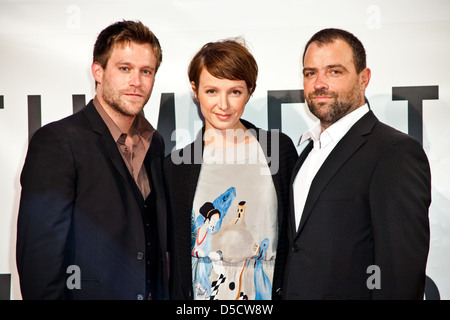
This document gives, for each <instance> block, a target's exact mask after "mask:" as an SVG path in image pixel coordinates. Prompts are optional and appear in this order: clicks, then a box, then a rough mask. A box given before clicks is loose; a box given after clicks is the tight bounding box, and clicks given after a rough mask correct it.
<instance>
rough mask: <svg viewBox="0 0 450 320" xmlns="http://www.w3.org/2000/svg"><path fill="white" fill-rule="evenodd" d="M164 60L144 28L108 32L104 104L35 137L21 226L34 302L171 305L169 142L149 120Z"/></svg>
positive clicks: (98, 99) (120, 26)
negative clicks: (165, 171) (165, 164)
mask: <svg viewBox="0 0 450 320" xmlns="http://www.w3.org/2000/svg"><path fill="white" fill-rule="evenodd" d="M161 61H162V51H161V47H160V44H159V41H158V39H157V38H156V37H155V35H154V34H153V33H152V32H151V31H150V30H149V29H148V28H147V27H146V26H144V25H143V24H142V23H141V22H134V21H120V22H117V23H114V24H112V25H110V26H108V27H107V28H106V29H104V30H103V31H102V32H101V33H100V34H99V36H98V37H97V41H96V43H95V45H94V54H93V63H92V67H91V70H92V74H93V77H94V79H95V82H96V91H97V94H96V96H95V98H94V99H93V100H91V101H90V102H89V103H88V104H87V106H86V107H85V108H84V109H83V110H81V111H80V112H78V113H76V114H74V115H71V116H69V117H67V118H65V119H62V120H59V121H56V122H53V123H50V124H48V125H46V126H44V127H43V128H41V129H39V130H38V131H37V132H36V133H35V134H34V135H33V137H32V139H31V141H30V144H29V148H28V153H27V157H26V159H25V164H24V167H23V171H22V174H21V184H22V193H21V199H20V208H19V217H18V229H17V268H18V272H19V276H20V285H21V292H22V297H23V298H24V299H83V300H86V299H140V300H141V299H151V298H153V299H164V298H167V296H168V292H167V283H168V279H167V278H168V275H167V261H166V251H167V249H166V247H167V243H166V242H167V241H166V236H167V235H166V215H167V214H166V202H165V194H164V187H163V180H162V179H163V178H162V158H163V156H164V145H163V140H162V137H161V136H160V135H159V133H158V132H156V131H155V129H154V128H153V127H152V125H151V124H150V123H149V122H148V121H147V120H146V118H145V117H144V116H143V114H142V113H141V112H142V110H143V108H144V106H145V104H146V103H147V101H148V99H149V98H150V95H151V92H152V89H153V84H154V81H155V75H156V72H157V71H158V68H159V66H160V64H161Z"/></svg>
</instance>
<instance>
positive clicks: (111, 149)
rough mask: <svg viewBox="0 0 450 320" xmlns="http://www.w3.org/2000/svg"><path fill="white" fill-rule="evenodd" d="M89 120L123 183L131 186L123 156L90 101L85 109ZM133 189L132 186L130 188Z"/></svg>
mask: <svg viewBox="0 0 450 320" xmlns="http://www.w3.org/2000/svg"><path fill="white" fill-rule="evenodd" d="M83 112H84V113H85V115H86V117H87V119H88V120H89V122H90V124H91V127H92V130H93V131H95V132H97V133H98V134H100V135H101V136H102V137H101V142H102V145H103V146H104V148H105V149H104V150H105V151H106V154H107V155H108V156H109V158H110V159H111V161H112V163H113V165H114V167H115V168H116V170H117V171H118V172H119V174H120V176H121V177H122V179H123V181H124V182H125V183H126V184H127V185H129V186H130V181H129V179H128V169H127V168H126V166H125V164H124V162H123V159H122V156H121V155H120V153H119V150H118V149H117V145H116V143H115V142H114V139H113V137H112V136H111V133H110V132H109V130H108V127H107V126H106V124H105V123H104V122H103V120H102V118H101V116H100V115H99V114H98V112H97V110H95V106H94V103H93V102H92V101H90V102H89V103H88V105H87V106H86V107H85V108H84V109H83ZM130 187H131V186H130Z"/></svg>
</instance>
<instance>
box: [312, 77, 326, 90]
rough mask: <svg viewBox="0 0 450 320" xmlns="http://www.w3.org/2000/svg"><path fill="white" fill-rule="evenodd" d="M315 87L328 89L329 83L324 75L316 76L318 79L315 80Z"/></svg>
mask: <svg viewBox="0 0 450 320" xmlns="http://www.w3.org/2000/svg"><path fill="white" fill-rule="evenodd" d="M314 89H316V90H321V89H328V84H327V81H326V78H325V76H324V75H321V74H318V75H317V76H316V79H315V81H314Z"/></svg>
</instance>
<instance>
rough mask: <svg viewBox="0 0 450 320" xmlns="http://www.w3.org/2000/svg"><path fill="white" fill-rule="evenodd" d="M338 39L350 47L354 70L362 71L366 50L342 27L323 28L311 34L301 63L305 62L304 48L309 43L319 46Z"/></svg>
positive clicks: (364, 66) (364, 65) (364, 64)
mask: <svg viewBox="0 0 450 320" xmlns="http://www.w3.org/2000/svg"><path fill="white" fill-rule="evenodd" d="M338 39H340V40H343V41H345V42H346V43H347V44H348V45H349V46H350V47H351V48H352V51H353V62H354V64H355V69H356V72H357V73H360V72H361V71H363V70H364V69H365V68H366V50H365V49H364V46H363V44H362V43H361V41H359V39H358V38H357V37H355V36H354V35H353V34H351V33H350V32H348V31H345V30H342V29H334V28H329V29H323V30H321V31H319V32H317V33H316V34H315V35H313V36H312V37H311V39H309V41H308V43H307V44H306V46H305V51H304V52H303V63H304V62H305V54H306V50H307V49H308V47H309V45H310V44H311V43H313V42H314V43H316V44H317V45H318V46H319V47H321V46H322V45H324V44H328V43H332V42H334V41H335V40H338Z"/></svg>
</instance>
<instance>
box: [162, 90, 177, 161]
mask: <svg viewBox="0 0 450 320" xmlns="http://www.w3.org/2000/svg"><path fill="white" fill-rule="evenodd" d="M157 130H158V132H159V133H160V134H161V136H162V137H163V139H164V145H165V155H168V154H169V153H170V152H171V151H172V150H173V148H174V147H175V144H176V143H175V141H172V140H171V137H172V132H174V131H175V94H174V93H161V102H160V104H159V116H158V128H157Z"/></svg>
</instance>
